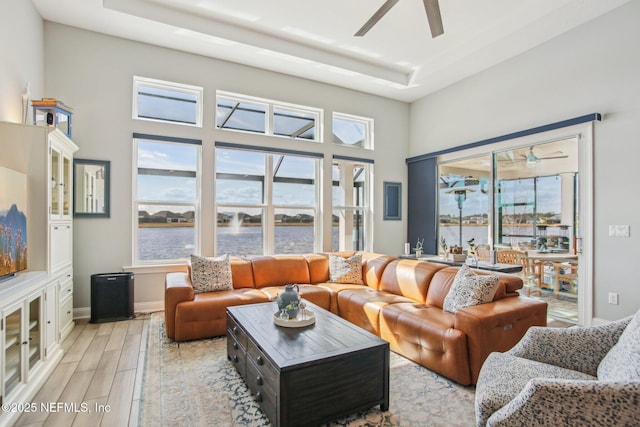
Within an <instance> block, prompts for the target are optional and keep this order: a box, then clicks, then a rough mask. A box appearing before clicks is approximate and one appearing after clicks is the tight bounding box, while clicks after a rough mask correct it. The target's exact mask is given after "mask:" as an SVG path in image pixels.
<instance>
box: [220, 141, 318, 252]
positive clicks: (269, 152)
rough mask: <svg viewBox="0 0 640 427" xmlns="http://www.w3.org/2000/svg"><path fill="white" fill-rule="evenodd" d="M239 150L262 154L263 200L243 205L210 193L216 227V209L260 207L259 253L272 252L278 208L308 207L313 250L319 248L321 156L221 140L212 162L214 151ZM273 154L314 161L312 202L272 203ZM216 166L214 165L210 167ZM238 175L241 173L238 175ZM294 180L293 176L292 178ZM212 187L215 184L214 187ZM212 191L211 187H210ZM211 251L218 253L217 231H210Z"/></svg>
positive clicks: (273, 249)
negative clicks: (263, 169)
mask: <svg viewBox="0 0 640 427" xmlns="http://www.w3.org/2000/svg"><path fill="white" fill-rule="evenodd" d="M219 149H220V150H240V151H250V152H258V153H261V154H263V155H264V156H265V176H264V180H263V183H262V184H263V189H262V191H263V200H262V202H261V203H256V204H247V203H228V202H218V201H217V195H216V194H214V205H215V206H214V212H215V213H216V225H215V228H217V215H218V212H219V210H220V208H231V209H242V208H245V209H262V211H263V218H262V254H261V255H273V254H275V247H276V239H275V237H276V230H275V215H276V211H278V210H283V209H286V210H295V209H299V210H312V211H313V212H314V221H313V234H314V239H313V252H320V251H322V246H323V242H322V240H323V239H322V238H323V234H322V232H323V228H322V222H323V221H322V217H321V215H322V212H323V209H322V206H321V204H322V198H321V194H322V192H321V186H322V185H321V182H322V181H321V176H322V168H323V158H322V157H321V156H320V155H317V154H315V153H305V152H298V151H293V150H282V151H281V150H274V149H272V148H269V147H264V149H262V148H261V147H254V146H244V145H241V144H225V143H216V146H215V159H214V165H216V162H217V156H218V150H219ZM277 156H290V157H305V158H311V159H313V160H314V162H315V173H314V178H313V180H314V199H315V206H314V205H285V204H276V203H274V201H273V196H274V190H273V184H274V182H275V181H276V180H275V177H274V176H273V165H274V161H275V158H276V157H277ZM215 168H216V167H215V166H214V169H215ZM217 174H218V172H217V170H216V171H215V173H214V176H215V177H216V178H215V179H218V178H217ZM239 175H242V174H239ZM293 179H296V178H293ZM214 188H215V186H214ZM214 191H215V190H214ZM214 236H215V237H214V248H215V249H214V252H215V253H216V254H217V255H220V254H219V253H218V237H219V236H218V233H217V232H216V233H214Z"/></svg>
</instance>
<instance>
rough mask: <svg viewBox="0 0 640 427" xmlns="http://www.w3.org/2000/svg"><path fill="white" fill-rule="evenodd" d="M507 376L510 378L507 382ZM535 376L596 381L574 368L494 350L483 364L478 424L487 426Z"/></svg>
mask: <svg viewBox="0 0 640 427" xmlns="http://www.w3.org/2000/svg"><path fill="white" fill-rule="evenodd" d="M506 377H508V378H509V380H508V381H505V378H506ZM533 378H547V379H549V378H551V379H553V378H563V379H568V380H596V377H593V376H591V375H588V374H584V373H582V372H578V371H573V370H571V369H566V368H561V367H558V366H554V365H549V364H547V363H542V362H536V361H534V360H529V359H523V358H520V357H514V356H512V355H510V354H508V353H491V354H490V355H489V357H488V358H487V360H486V361H485V362H484V364H483V365H482V370H481V371H480V376H479V377H478V385H477V387H476V417H477V419H478V425H479V426H484V425H485V423H486V421H487V419H488V418H489V416H491V414H493V413H494V412H496V411H497V410H498V409H500V408H502V407H503V406H505V405H507V404H508V403H509V402H511V401H512V400H513V399H514V398H515V397H516V396H518V394H520V393H521V392H522V390H523V389H524V388H525V386H526V385H527V383H529V381H530V380H531V379H533Z"/></svg>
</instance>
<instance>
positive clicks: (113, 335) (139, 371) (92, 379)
mask: <svg viewBox="0 0 640 427" xmlns="http://www.w3.org/2000/svg"><path fill="white" fill-rule="evenodd" d="M148 333H149V315H144V314H143V315H137V317H136V318H135V319H132V320H125V321H120V322H109V323H100V324H96V323H89V322H88V321H87V320H79V321H76V326H75V328H74V329H73V331H71V333H70V334H69V336H67V338H66V339H65V340H64V342H63V343H62V348H63V350H64V357H63V359H62V360H61V361H60V363H59V364H58V366H57V367H56V368H55V370H54V371H53V373H52V374H51V376H50V377H49V378H48V379H47V381H46V382H45V383H44V385H43V386H42V388H41V389H40V390H39V392H38V394H37V395H36V396H35V398H34V399H33V402H34V403H36V404H37V405H38V406H39V407H40V403H45V404H46V405H47V406H49V405H51V406H52V407H53V408H54V410H52V411H50V412H44V411H43V412H40V411H38V412H33V413H25V414H23V415H22V416H21V417H20V418H19V419H18V421H17V423H16V426H30V427H31V426H33V427H35V426H47V427H48V426H64V427H68V426H82V427H86V426H92V427H99V426H104V427H107V426H115V427H123V426H130V427H136V426H137V425H138V412H139V407H140V397H141V391H142V376H143V374H144V361H145V355H146V343H147V335H148ZM65 404H66V405H67V406H66V407H65V406H64V405H65ZM73 405H75V406H73Z"/></svg>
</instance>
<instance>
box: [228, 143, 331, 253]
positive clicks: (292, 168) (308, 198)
mask: <svg viewBox="0 0 640 427" xmlns="http://www.w3.org/2000/svg"><path fill="white" fill-rule="evenodd" d="M318 157H320V155H317V154H313V153H311V154H310V153H280V152H272V151H261V150H255V149H254V148H253V147H252V148H251V149H242V148H238V147H233V148H229V147H227V146H226V145H225V144H221V143H218V144H217V147H216V209H217V226H216V253H217V254H224V253H230V254H233V255H243V256H248V255H262V254H273V253H304V252H314V251H317V250H320V247H321V245H320V238H319V236H320V232H319V226H320V222H318V221H316V218H317V217H318V212H319V209H318V205H319V202H318V200H319V197H318V189H317V186H316V183H317V181H318V178H317V174H318V173H319V172H318V171H319V170H320V168H319V160H318Z"/></svg>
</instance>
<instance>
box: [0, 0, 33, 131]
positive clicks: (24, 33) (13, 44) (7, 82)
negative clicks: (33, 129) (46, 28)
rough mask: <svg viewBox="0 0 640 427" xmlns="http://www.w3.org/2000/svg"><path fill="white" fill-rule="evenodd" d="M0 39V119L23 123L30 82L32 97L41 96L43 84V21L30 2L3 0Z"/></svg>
mask: <svg viewBox="0 0 640 427" xmlns="http://www.w3.org/2000/svg"><path fill="white" fill-rule="evenodd" d="M0 40H2V43H0V58H2V63H1V64H2V65H0V121H6V122H15V123H22V99H21V95H22V93H23V92H24V90H25V88H26V87H27V82H30V83H31V99H32V100H33V99H42V97H43V87H44V39H43V23H42V19H41V18H40V15H39V14H38V11H37V10H36V8H35V7H34V6H33V3H31V1H14V0H0ZM30 104H31V103H29V105H30ZM32 111H33V110H32V109H31V107H29V115H28V120H29V123H31V121H32V120H33V116H32Z"/></svg>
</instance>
